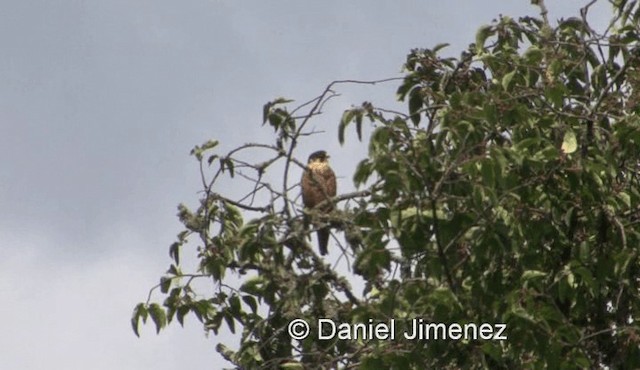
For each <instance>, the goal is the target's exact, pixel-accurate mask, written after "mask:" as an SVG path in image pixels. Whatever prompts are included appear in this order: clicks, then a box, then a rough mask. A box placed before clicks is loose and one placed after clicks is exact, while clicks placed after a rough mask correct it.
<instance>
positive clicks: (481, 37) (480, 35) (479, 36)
mask: <svg viewBox="0 0 640 370" xmlns="http://www.w3.org/2000/svg"><path fill="white" fill-rule="evenodd" d="M493 33H494V28H493V27H492V26H482V27H480V29H479V30H478V32H476V53H478V54H481V53H482V51H483V50H484V43H485V41H487V38H488V37H489V36H491V35H492V34H493Z"/></svg>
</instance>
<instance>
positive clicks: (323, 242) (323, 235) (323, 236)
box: [318, 227, 329, 256]
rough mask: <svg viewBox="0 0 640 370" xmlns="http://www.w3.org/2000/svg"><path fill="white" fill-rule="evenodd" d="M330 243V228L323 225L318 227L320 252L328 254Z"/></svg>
mask: <svg viewBox="0 0 640 370" xmlns="http://www.w3.org/2000/svg"><path fill="white" fill-rule="evenodd" d="M328 244H329V228H328V227H323V228H322V229H318V247H319V248H320V254H321V255H323V256H326V255H327V253H328V251H327V245H328Z"/></svg>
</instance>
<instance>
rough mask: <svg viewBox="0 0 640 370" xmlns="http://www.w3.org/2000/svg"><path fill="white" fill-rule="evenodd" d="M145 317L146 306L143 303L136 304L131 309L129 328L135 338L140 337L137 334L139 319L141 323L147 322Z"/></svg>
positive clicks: (146, 312) (146, 313)
mask: <svg viewBox="0 0 640 370" xmlns="http://www.w3.org/2000/svg"><path fill="white" fill-rule="evenodd" d="M147 315H148V311H147V306H146V305H145V304H144V303H138V305H137V306H136V307H135V308H134V309H133V316H132V317H131V327H132V328H133V332H134V333H135V335H136V336H137V337H140V333H139V332H138V326H139V324H140V319H142V321H143V322H145V321H147Z"/></svg>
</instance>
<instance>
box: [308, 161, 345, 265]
mask: <svg viewBox="0 0 640 370" xmlns="http://www.w3.org/2000/svg"><path fill="white" fill-rule="evenodd" d="M328 159H329V156H328V155H327V152H325V151H324V150H319V151H317V152H314V153H312V154H311V155H310V156H309V160H308V161H307V168H306V169H305V171H304V173H303V174H302V180H301V181H300V185H301V187H302V202H303V203H304V206H305V208H308V209H310V210H311V209H314V208H316V206H318V205H319V204H321V203H323V202H324V201H325V200H327V199H330V198H331V197H334V196H335V195H336V175H335V174H334V173H333V170H332V169H331V167H330V166H329V161H328ZM332 208H333V205H332V204H331V203H330V202H325V203H324V204H322V205H321V206H320V208H318V209H317V210H316V211H319V212H321V213H323V214H326V213H329V212H331V209H332ZM308 224H309V219H308V217H306V216H305V225H308ZM317 234H318V247H319V248H320V254H321V255H323V256H324V255H326V254H327V244H328V243H329V227H328V226H325V227H322V228H320V229H318V231H317Z"/></svg>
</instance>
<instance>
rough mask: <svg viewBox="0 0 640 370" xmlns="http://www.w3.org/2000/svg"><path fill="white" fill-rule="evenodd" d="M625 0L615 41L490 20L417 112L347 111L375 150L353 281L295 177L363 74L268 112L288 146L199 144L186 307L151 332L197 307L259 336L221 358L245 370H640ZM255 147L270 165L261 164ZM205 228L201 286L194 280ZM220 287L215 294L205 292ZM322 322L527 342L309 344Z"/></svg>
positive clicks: (365, 183) (430, 73)
mask: <svg viewBox="0 0 640 370" xmlns="http://www.w3.org/2000/svg"><path fill="white" fill-rule="evenodd" d="M614 3H615V4H614V13H613V18H612V22H611V25H610V26H609V28H608V29H606V30H604V31H600V32H598V31H596V30H594V29H592V28H591V26H590V25H589V23H588V21H587V16H588V10H589V8H584V9H583V10H582V12H581V16H580V17H576V18H570V19H566V20H561V21H559V22H558V24H557V25H555V26H551V25H550V24H549V22H548V21H547V20H546V12H545V11H544V6H543V7H542V9H543V13H542V15H543V16H542V17H541V18H540V19H539V18H533V17H526V18H521V19H519V20H514V19H511V18H508V17H502V18H500V19H499V20H497V21H495V22H494V23H493V24H491V25H488V26H485V27H482V28H481V29H480V30H479V31H478V34H477V37H476V42H475V44H472V45H470V47H469V48H468V49H467V50H465V51H464V52H463V53H462V54H461V56H460V57H459V58H446V57H442V56H441V55H440V51H441V49H442V48H444V47H445V45H440V46H437V47H435V48H433V49H416V50H413V51H411V53H410V54H409V55H408V57H407V61H406V64H405V68H406V75H405V78H404V79H403V80H402V83H401V84H400V86H399V88H398V97H399V99H401V100H404V101H406V102H407V105H408V113H407V114H402V113H399V112H390V111H388V110H384V109H379V108H377V107H375V106H374V105H372V104H370V103H364V104H363V105H362V106H359V107H355V108H353V109H350V110H348V111H346V112H345V113H344V115H343V118H342V121H341V122H340V125H339V130H338V131H339V140H340V141H344V140H345V130H347V129H348V128H349V127H351V125H355V127H356V131H357V133H358V136H359V137H360V136H361V135H362V125H363V124H364V123H365V122H366V123H367V124H370V125H371V126H372V127H373V128H374V130H373V132H372V134H371V136H370V139H369V155H368V157H367V158H366V159H364V160H362V161H361V162H360V163H359V164H358V166H357V169H356V170H355V173H354V175H353V179H354V182H355V184H356V186H358V188H359V189H361V191H358V192H355V193H350V194H343V195H339V196H338V197H336V199H334V201H335V202H336V203H337V207H336V211H334V212H333V213H332V214H331V215H329V216H327V219H326V220H324V221H325V222H326V223H330V224H331V225H332V226H333V227H334V230H335V232H334V234H336V235H344V239H345V241H346V242H345V243H341V240H340V238H338V239H336V240H335V243H336V246H334V248H336V249H335V250H337V249H341V250H342V253H343V254H344V256H345V257H347V261H349V264H350V266H351V267H352V272H348V271H346V269H345V271H342V272H340V271H336V270H335V269H334V268H333V267H332V266H329V265H327V264H326V262H325V261H324V260H323V259H321V258H319V257H318V256H317V255H316V253H315V252H314V250H313V247H312V246H311V245H310V244H309V240H308V239H307V237H306V236H307V235H309V233H310V231H309V230H304V228H303V227H302V222H301V220H302V214H301V211H300V208H301V207H300V204H299V203H300V202H299V199H297V198H296V196H297V193H298V192H299V190H298V189H297V188H296V186H297V184H296V183H297V177H296V178H295V179H294V178H291V176H294V174H296V176H297V174H299V173H300V172H299V171H298V170H297V169H298V168H300V169H302V168H303V167H304V164H303V163H301V162H300V161H298V160H296V158H295V153H296V144H297V143H298V142H299V141H300V140H303V139H304V137H305V135H307V134H309V132H308V131H305V127H306V124H307V123H308V122H309V121H310V120H311V119H313V118H314V117H315V116H316V115H317V114H319V113H320V112H321V109H322V106H323V105H324V104H325V103H326V102H327V101H328V100H329V99H330V98H331V97H332V94H333V90H332V88H333V87H334V86H335V85H336V84H338V83H348V82H349V81H341V82H337V83H334V84H332V85H330V86H329V88H327V90H326V91H325V92H324V93H323V94H322V95H321V96H319V97H318V98H317V99H314V100H312V101H311V102H309V103H306V104H303V105H301V106H300V107H297V108H295V109H293V110H291V111H289V110H288V109H287V106H288V104H290V103H291V102H290V101H286V100H283V99H279V100H276V101H274V102H271V103H269V104H267V105H266V106H265V111H264V117H265V120H264V122H265V123H267V124H269V125H270V126H272V127H273V128H274V130H275V132H276V139H275V143H274V144H273V145H264V144H247V145H244V146H242V147H239V148H237V149H234V150H233V151H231V152H230V153H228V154H227V155H224V156H219V155H217V154H213V155H210V154H209V153H211V151H212V150H213V149H214V148H215V147H216V144H217V143H216V142H209V143H207V144H205V145H203V146H201V147H196V148H195V149H194V152H193V154H194V155H195V156H196V158H197V159H198V160H199V162H200V164H201V169H202V174H203V187H204V196H203V198H202V199H201V205H200V207H199V208H198V209H197V210H194V211H191V210H189V209H187V208H186V207H184V206H181V208H180V211H179V217H180V220H181V221H182V223H183V224H184V226H185V231H184V232H182V233H181V234H180V235H179V240H178V242H176V243H175V244H174V245H173V246H172V247H171V256H172V258H173V260H174V263H173V264H172V266H171V268H170V269H169V271H168V273H167V275H166V276H165V277H163V278H162V279H161V282H160V284H159V287H160V290H161V292H162V293H163V294H165V295H166V299H165V300H164V302H163V303H162V304H158V303H151V302H150V301H147V302H146V303H141V304H139V305H138V306H137V307H136V309H135V312H134V317H133V326H134V330H136V333H137V328H138V323H139V320H140V319H146V318H147V317H151V319H152V320H153V321H154V322H155V324H156V327H157V328H158V330H159V329H160V328H162V327H163V326H164V325H165V324H166V322H167V321H171V320H173V319H177V320H178V321H179V322H180V323H182V322H183V320H184V317H185V316H186V315H187V314H190V313H191V314H194V315H195V316H196V317H197V318H198V319H199V320H200V321H201V322H202V323H203V324H204V327H205V328H206V329H207V330H211V331H213V332H214V333H218V331H219V330H220V328H221V326H222V325H223V324H224V325H226V326H227V327H228V328H229V329H230V330H231V331H235V330H239V331H240V332H241V342H240V346H239V348H237V349H235V350H231V349H229V348H227V347H225V346H224V345H219V347H218V350H219V351H220V352H221V353H222V354H223V356H225V358H227V359H228V360H229V361H230V362H231V363H233V364H234V365H235V366H237V367H239V368H274V367H275V368H277V367H279V366H280V367H284V368H306V367H315V366H317V367H325V368H332V367H346V368H351V367H356V368H362V369H382V368H396V369H406V368H415V369H423V368H451V369H453V368H490V369H496V368H504V369H511V368H576V367H578V368H598V367H605V366H609V367H610V368H638V367H640V347H639V346H640V326H639V324H638V321H637V320H638V319H639V318H640V290H639V289H640V260H639V250H638V246H639V245H640V208H639V206H638V205H639V204H640V117H639V114H640V44H639V41H640V7H639V6H638V4H637V2H635V1H633V2H627V1H617V2H614ZM354 83H355V82H354ZM245 151H254V152H255V151H260V153H267V154H266V155H265V154H261V155H260V158H261V159H262V160H263V161H261V162H257V163H255V162H251V161H249V160H246V159H243V158H244V157H242V155H241V154H242V153H244V152H245ZM208 155H210V156H208ZM253 158H255V156H254V157H253ZM293 169H296V171H293ZM269 171H272V172H276V173H281V174H283V176H282V177H283V178H282V179H279V181H276V180H272V179H267V178H266V176H267V173H268V172H269ZM207 173H212V175H211V177H210V178H208V177H207V176H205V175H206V174H207ZM224 175H229V176H231V177H232V178H233V180H234V181H245V182H248V183H250V184H251V188H250V189H249V190H250V191H249V192H248V195H247V196H246V197H243V198H240V199H231V198H229V197H227V196H224V195H222V194H219V193H217V192H216V191H215V189H216V187H215V186H214V184H216V182H217V181H218V182H219V181H220V179H221V178H222V177H223V176H224ZM190 235H195V236H196V237H197V238H198V240H199V243H200V245H201V246H200V247H199V255H198V259H199V261H200V267H199V270H198V272H197V273H195V274H190V273H184V272H183V271H182V270H181V268H180V250H181V248H182V246H183V244H184V243H185V242H186V240H187V238H188V237H189V236H190ZM351 274H355V275H358V276H360V277H361V278H362V279H363V280H364V282H365V288H364V291H361V292H360V291H357V292H356V291H353V288H352V285H351V284H350V280H352V278H351ZM232 276H233V277H234V278H232V279H230V277H232ZM237 277H239V279H238V278H237ZM200 278H204V279H211V281H212V282H213V286H214V288H215V292H214V294H213V295H209V296H207V295H205V296H202V295H201V294H202V292H197V291H196V290H195V289H194V288H193V286H192V284H191V283H192V281H194V280H196V279H200ZM234 279H235V280H234ZM233 281H240V282H239V283H238V284H237V285H234V284H233V283H232V282H233ZM320 317H327V318H331V319H334V320H336V321H338V322H347V323H366V322H368V320H369V319H373V320H374V321H376V322H377V321H381V322H388V320H390V319H396V321H397V322H398V325H399V329H398V330H401V329H402V328H403V326H404V325H405V323H406V321H405V320H410V319H413V318H422V319H424V320H425V321H428V322H436V323H460V324H465V323H505V324H506V325H507V328H508V329H507V332H506V334H507V335H508V339H507V340H502V341H492V340H463V341H454V340H435V341H418V340H407V339H404V338H402V337H401V336H398V337H396V339H395V340H392V341H391V340H337V339H335V340H319V339H318V338H317V337H316V336H314V335H311V336H310V337H308V338H307V339H304V340H301V341H295V340H292V339H291V338H290V337H289V335H288V333H287V330H286V329H287V325H288V324H289V322H290V321H291V320H293V319H295V318H303V319H306V320H307V321H308V322H309V323H310V324H311V326H312V329H315V328H314V325H315V321H316V320H317V318H320ZM312 332H313V330H312Z"/></svg>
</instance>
